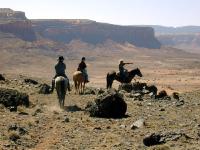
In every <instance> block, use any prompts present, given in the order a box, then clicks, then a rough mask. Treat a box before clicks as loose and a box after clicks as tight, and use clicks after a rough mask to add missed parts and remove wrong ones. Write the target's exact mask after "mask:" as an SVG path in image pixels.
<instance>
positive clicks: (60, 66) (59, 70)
mask: <svg viewBox="0 0 200 150" xmlns="http://www.w3.org/2000/svg"><path fill="white" fill-rule="evenodd" d="M65 69H66V65H65V64H64V63H63V62H58V63H57V64H56V65H55V71H56V74H57V75H64V74H65Z"/></svg>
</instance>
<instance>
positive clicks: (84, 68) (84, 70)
mask: <svg viewBox="0 0 200 150" xmlns="http://www.w3.org/2000/svg"><path fill="white" fill-rule="evenodd" d="M77 71H81V72H82V73H83V75H84V77H85V82H86V83H87V82H90V81H89V80H88V73H87V65H86V64H85V57H82V59H81V63H80V64H79V65H78V69H77Z"/></svg>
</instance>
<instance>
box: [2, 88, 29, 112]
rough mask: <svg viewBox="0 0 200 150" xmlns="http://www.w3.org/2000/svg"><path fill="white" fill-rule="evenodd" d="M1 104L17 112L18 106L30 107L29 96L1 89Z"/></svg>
mask: <svg viewBox="0 0 200 150" xmlns="http://www.w3.org/2000/svg"><path fill="white" fill-rule="evenodd" d="M0 104H3V105H4V106H5V107H7V108H9V109H10V111H17V106H19V105H24V106H26V107H29V96H28V95H27V94H26V93H20V92H18V91H17V90H13V89H4V88H0Z"/></svg>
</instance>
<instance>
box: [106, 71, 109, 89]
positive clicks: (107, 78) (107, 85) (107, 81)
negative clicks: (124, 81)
mask: <svg viewBox="0 0 200 150" xmlns="http://www.w3.org/2000/svg"><path fill="white" fill-rule="evenodd" d="M109 77H110V76H109V73H107V76H106V88H107V89H108V88H109V87H110V86H109V85H110V78H109Z"/></svg>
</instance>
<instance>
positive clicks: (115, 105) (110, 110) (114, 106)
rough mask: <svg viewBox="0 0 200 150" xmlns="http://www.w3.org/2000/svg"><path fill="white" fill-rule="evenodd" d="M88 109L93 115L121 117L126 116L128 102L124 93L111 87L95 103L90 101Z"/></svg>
mask: <svg viewBox="0 0 200 150" xmlns="http://www.w3.org/2000/svg"><path fill="white" fill-rule="evenodd" d="M86 110H87V111H88V112H89V113H90V116H91V117H103V118H121V117H124V116H125V113H126V110H127V104H126V102H125V101H124V99H123V95H121V94H119V93H118V92H117V91H115V90H113V89H111V90H108V91H106V92H105V93H103V94H101V95H99V96H98V97H97V98H96V99H95V102H94V103H89V104H88V105H87V106H86Z"/></svg>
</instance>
